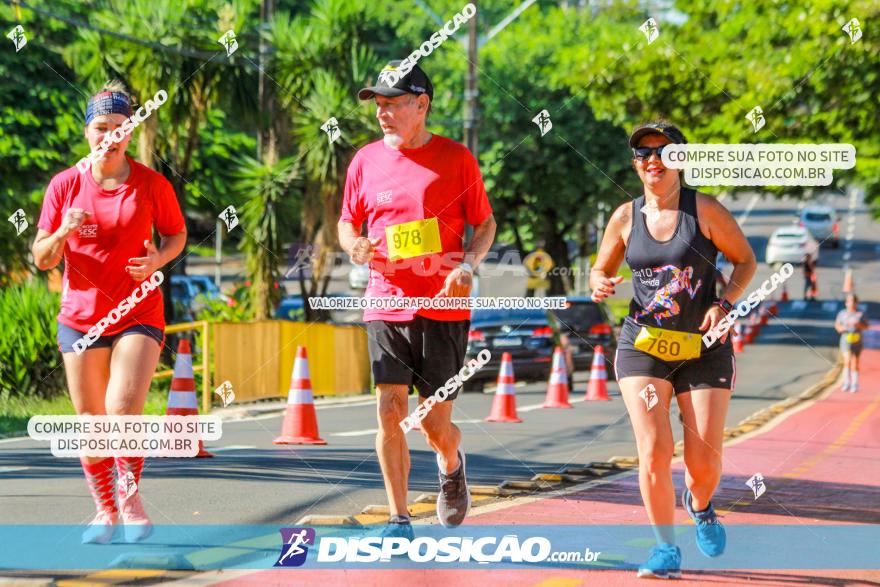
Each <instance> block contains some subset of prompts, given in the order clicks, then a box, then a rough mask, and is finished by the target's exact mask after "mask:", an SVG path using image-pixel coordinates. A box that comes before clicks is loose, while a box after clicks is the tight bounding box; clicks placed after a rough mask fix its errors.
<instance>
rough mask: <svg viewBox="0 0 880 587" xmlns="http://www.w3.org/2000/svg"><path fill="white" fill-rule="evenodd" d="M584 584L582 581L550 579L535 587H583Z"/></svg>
mask: <svg viewBox="0 0 880 587" xmlns="http://www.w3.org/2000/svg"><path fill="white" fill-rule="evenodd" d="M583 583H584V582H583V581H581V580H580V579H566V578H563V577H551V578H549V579H544V580H543V581H541V582H540V583H538V584H536V585H535V587H577V586H578V585H583Z"/></svg>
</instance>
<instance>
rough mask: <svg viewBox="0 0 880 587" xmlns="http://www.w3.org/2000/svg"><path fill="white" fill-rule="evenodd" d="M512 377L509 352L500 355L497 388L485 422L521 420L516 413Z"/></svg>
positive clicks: (511, 361)
mask: <svg viewBox="0 0 880 587" xmlns="http://www.w3.org/2000/svg"><path fill="white" fill-rule="evenodd" d="M515 383H516V382H515V381H514V379H513V359H512V358H511V357H510V353H504V354H503V355H501V368H500V369H498V389H496V390H495V398H494V399H493V400H492V411H491V412H490V413H489V417H488V418H486V422H522V420H520V419H519V417H518V416H517V415H516V389H515V388H514V384H515Z"/></svg>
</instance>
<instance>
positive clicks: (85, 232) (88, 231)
mask: <svg viewBox="0 0 880 587" xmlns="http://www.w3.org/2000/svg"><path fill="white" fill-rule="evenodd" d="M79 238H98V225H97V224H83V225H82V226H80V227H79Z"/></svg>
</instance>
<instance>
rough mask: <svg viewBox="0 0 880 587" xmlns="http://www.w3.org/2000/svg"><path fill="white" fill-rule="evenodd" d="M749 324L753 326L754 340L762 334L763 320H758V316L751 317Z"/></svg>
mask: <svg viewBox="0 0 880 587" xmlns="http://www.w3.org/2000/svg"><path fill="white" fill-rule="evenodd" d="M749 323H750V324H751V325H752V339H753V340H754V339H756V338H758V336H760V334H761V319H760V318H758V314H756V313H755V314H752V315H751V316H749Z"/></svg>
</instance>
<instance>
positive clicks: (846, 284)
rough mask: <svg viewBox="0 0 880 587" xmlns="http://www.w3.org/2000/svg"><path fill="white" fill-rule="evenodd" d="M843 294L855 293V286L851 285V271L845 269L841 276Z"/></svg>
mask: <svg viewBox="0 0 880 587" xmlns="http://www.w3.org/2000/svg"><path fill="white" fill-rule="evenodd" d="M843 293H847V294H850V293H855V284H854V283H853V275H852V269H847V270H846V273H844V275H843Z"/></svg>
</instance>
